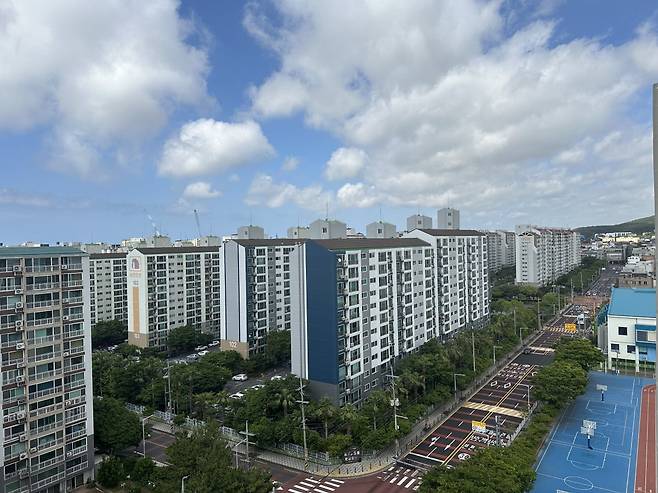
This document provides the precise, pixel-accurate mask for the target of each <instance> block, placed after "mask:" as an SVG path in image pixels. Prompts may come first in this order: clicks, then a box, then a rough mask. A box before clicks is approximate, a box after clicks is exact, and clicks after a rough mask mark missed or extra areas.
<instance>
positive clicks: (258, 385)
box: [249, 383, 265, 390]
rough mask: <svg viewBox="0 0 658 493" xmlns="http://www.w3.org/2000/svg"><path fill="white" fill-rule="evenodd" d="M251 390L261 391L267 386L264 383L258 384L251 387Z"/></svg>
mask: <svg viewBox="0 0 658 493" xmlns="http://www.w3.org/2000/svg"><path fill="white" fill-rule="evenodd" d="M249 388H250V389H253V390H260V389H264V388H265V385H263V384H262V383H257V384H256V385H252V386H251V387H249Z"/></svg>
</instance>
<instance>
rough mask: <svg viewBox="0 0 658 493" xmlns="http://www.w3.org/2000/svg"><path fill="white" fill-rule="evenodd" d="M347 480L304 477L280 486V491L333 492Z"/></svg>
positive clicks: (294, 492)
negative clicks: (290, 483)
mask: <svg viewBox="0 0 658 493" xmlns="http://www.w3.org/2000/svg"><path fill="white" fill-rule="evenodd" d="M344 482H345V481H343V480H340V479H334V478H325V479H319V478H318V479H316V478H310V477H309V478H304V479H301V480H299V481H296V482H295V483H294V484H292V485H286V486H283V487H279V488H278V490H279V491H285V492H290V493H333V492H334V491H336V490H337V489H338V488H340V487H341V486H342V485H343V483H344Z"/></svg>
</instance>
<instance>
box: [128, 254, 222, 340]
mask: <svg viewBox="0 0 658 493" xmlns="http://www.w3.org/2000/svg"><path fill="white" fill-rule="evenodd" d="M220 249H221V247H216V246H213V247H163V248H136V249H134V250H131V251H130V252H129V253H128V255H127V256H126V261H127V274H128V286H127V300H128V342H129V343H130V344H134V345H136V346H139V347H160V348H164V347H166V343H167V335H168V334H169V331H170V330H171V329H174V328H176V327H181V326H185V325H189V326H192V327H195V328H197V329H198V330H200V331H201V332H204V333H207V334H211V335H212V336H213V337H219V328H220V312H221V310H220V282H221V275H220Z"/></svg>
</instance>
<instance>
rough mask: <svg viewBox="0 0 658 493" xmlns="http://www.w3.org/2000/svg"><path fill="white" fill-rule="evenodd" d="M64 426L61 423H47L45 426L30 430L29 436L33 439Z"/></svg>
mask: <svg viewBox="0 0 658 493" xmlns="http://www.w3.org/2000/svg"><path fill="white" fill-rule="evenodd" d="M62 426H64V422H63V421H61V420H60V421H55V422H54V423H48V424H47V425H43V426H39V427H38V428H34V429H31V430H30V435H31V436H32V437H34V436H35V435H40V434H42V433H45V432H47V431H50V430H54V429H56V428H61V427H62Z"/></svg>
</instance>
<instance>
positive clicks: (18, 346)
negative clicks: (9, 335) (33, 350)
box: [16, 342, 25, 349]
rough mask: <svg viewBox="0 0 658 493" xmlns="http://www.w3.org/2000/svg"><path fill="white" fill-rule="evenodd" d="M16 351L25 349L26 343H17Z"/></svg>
mask: <svg viewBox="0 0 658 493" xmlns="http://www.w3.org/2000/svg"><path fill="white" fill-rule="evenodd" d="M16 349H25V343H24V342H17V343H16Z"/></svg>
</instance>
